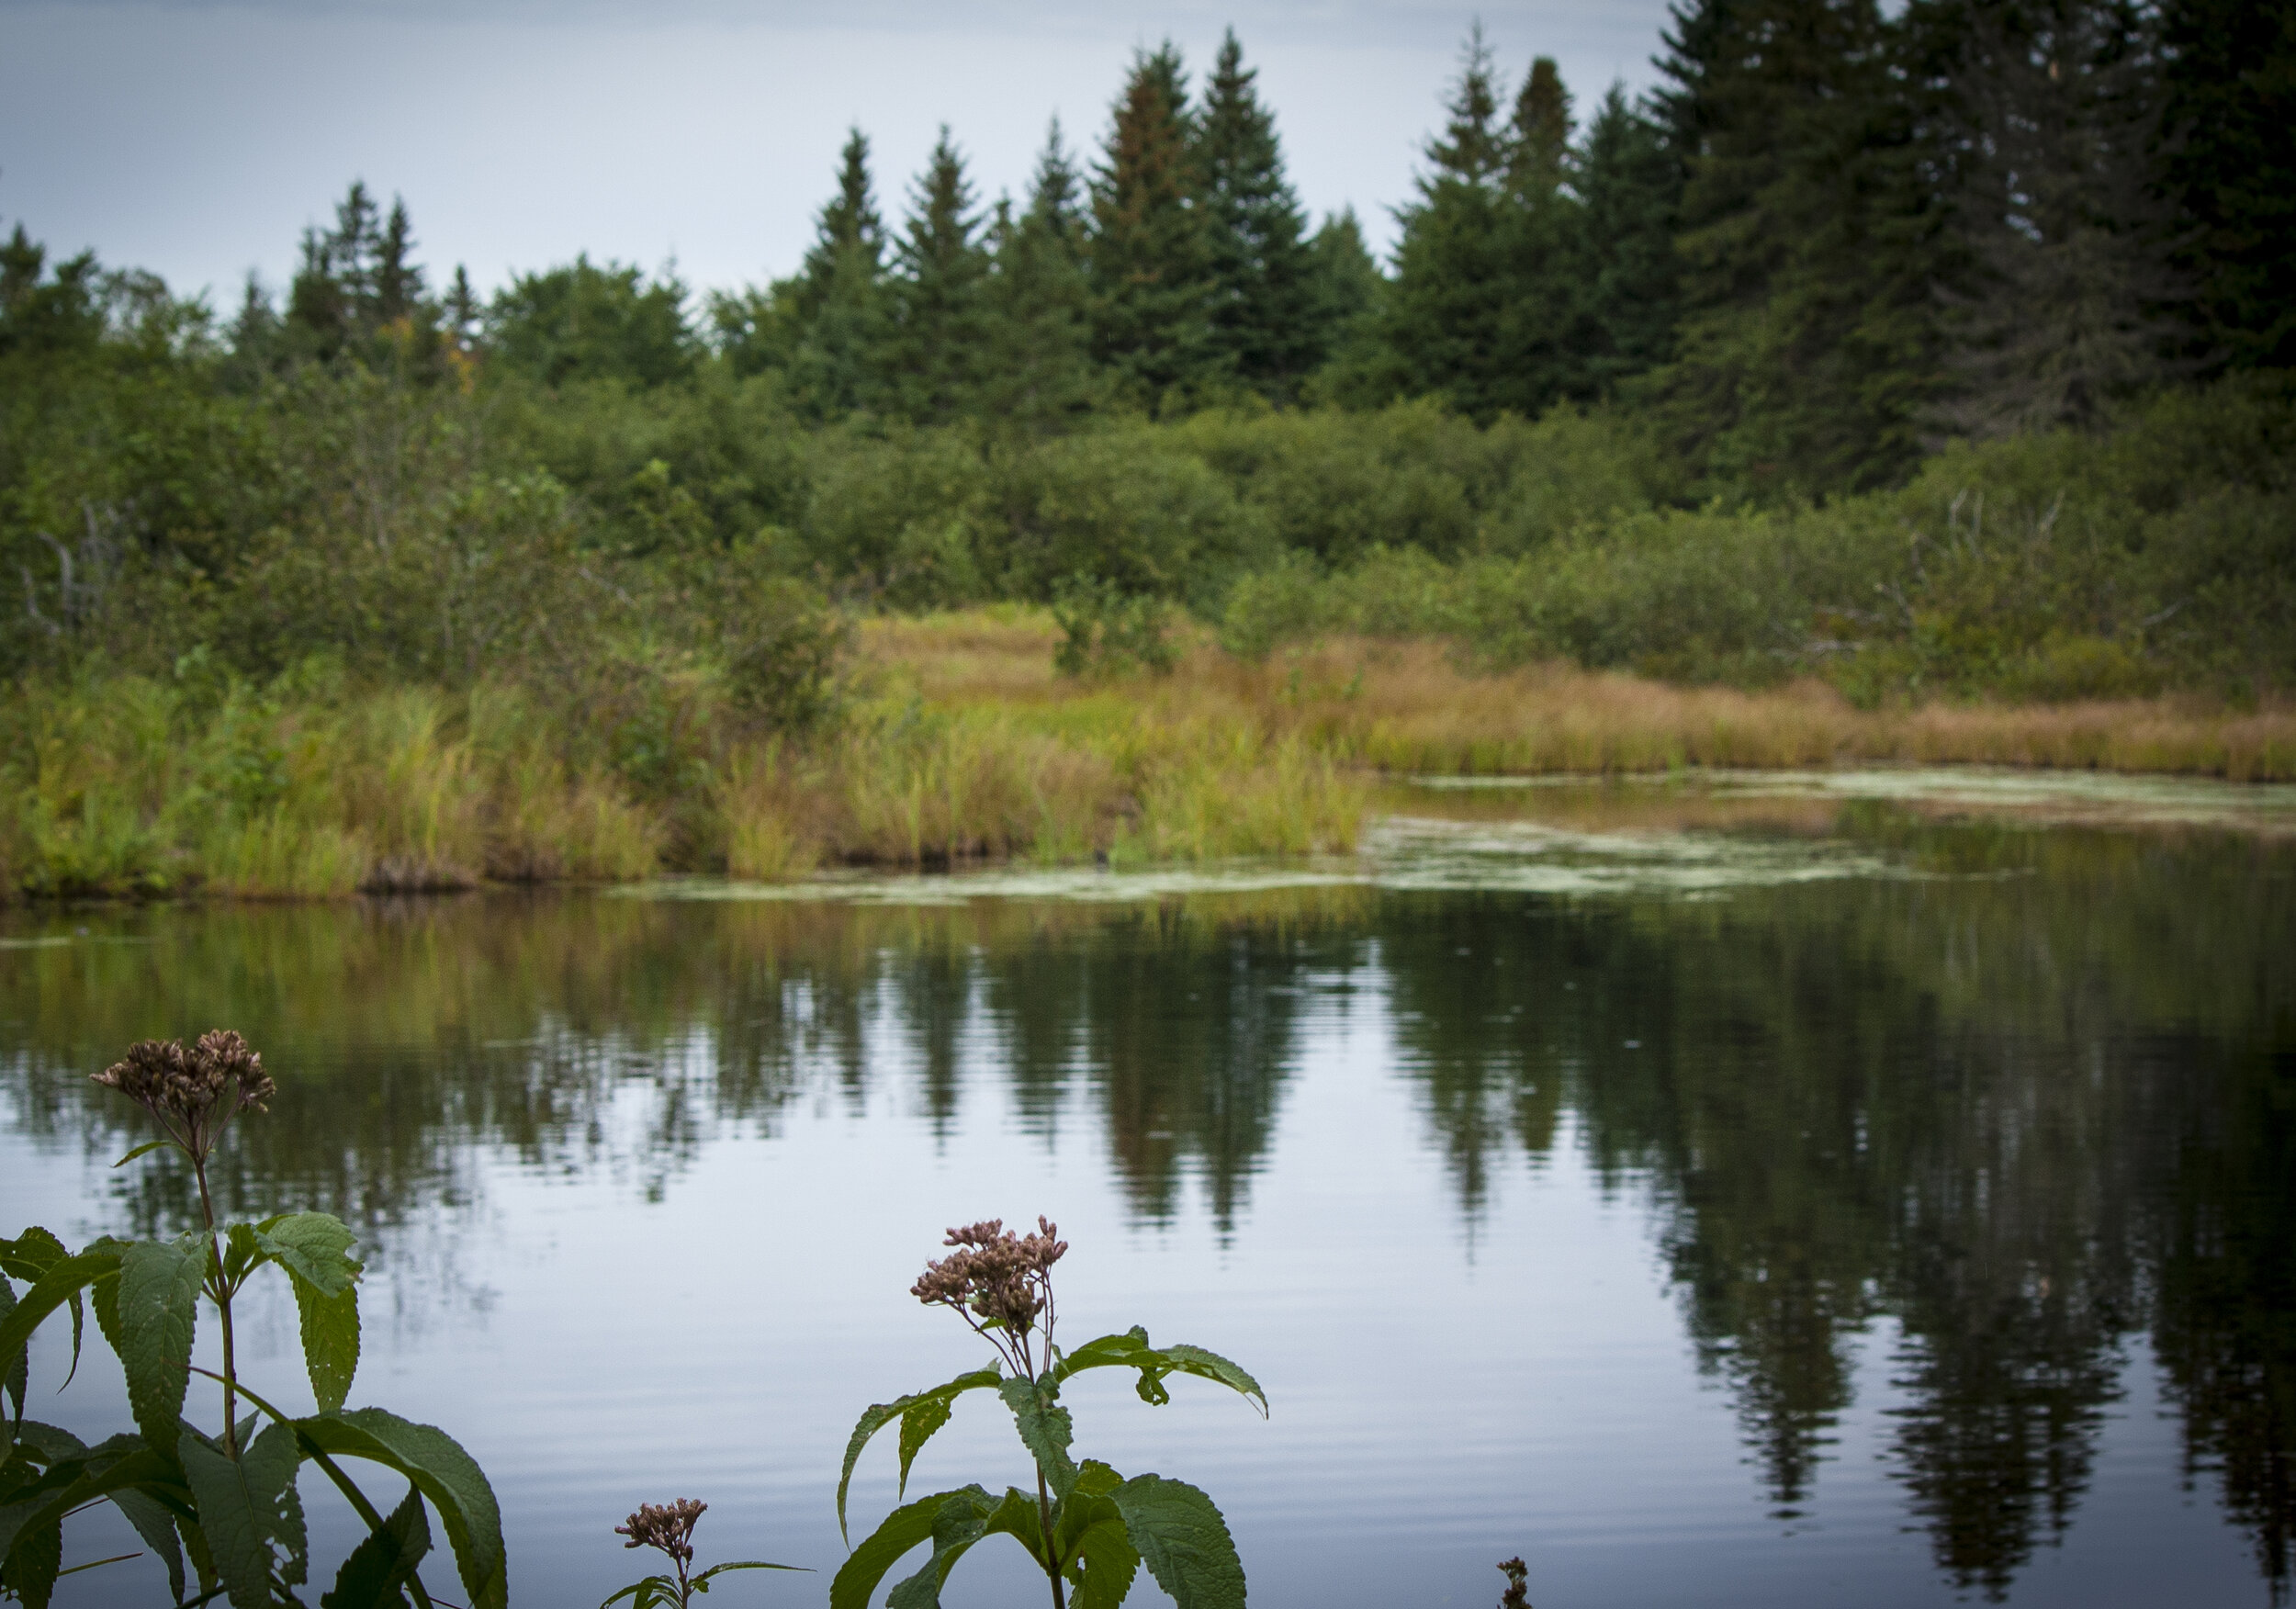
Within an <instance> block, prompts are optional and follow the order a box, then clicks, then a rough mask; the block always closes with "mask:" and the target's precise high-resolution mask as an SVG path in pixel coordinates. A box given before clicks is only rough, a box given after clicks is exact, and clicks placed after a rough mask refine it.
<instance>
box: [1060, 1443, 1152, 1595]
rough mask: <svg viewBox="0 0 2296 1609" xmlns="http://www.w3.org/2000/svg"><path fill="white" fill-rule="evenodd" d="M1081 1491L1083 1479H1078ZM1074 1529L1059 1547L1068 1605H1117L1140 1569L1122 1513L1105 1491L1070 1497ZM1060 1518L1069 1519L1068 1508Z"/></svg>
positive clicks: (1126, 1593)
mask: <svg viewBox="0 0 2296 1609" xmlns="http://www.w3.org/2000/svg"><path fill="white" fill-rule="evenodd" d="M1104 1467H1105V1466H1104ZM1078 1490H1079V1491H1080V1493H1081V1491H1082V1482H1081V1481H1079V1482H1078ZM1068 1507H1069V1508H1070V1509H1074V1510H1075V1511H1077V1512H1076V1516H1075V1535H1074V1536H1073V1537H1072V1538H1071V1539H1069V1540H1068V1541H1067V1542H1066V1543H1065V1544H1064V1546H1063V1547H1062V1549H1061V1552H1062V1556H1063V1557H1064V1558H1066V1559H1067V1560H1068V1561H1069V1562H1068V1568H1067V1569H1066V1570H1064V1572H1063V1573H1064V1575H1066V1576H1067V1578H1068V1583H1069V1594H1068V1605H1069V1609H1116V1606H1117V1605H1118V1604H1120V1603H1123V1602H1124V1599H1125V1598H1126V1596H1127V1595H1129V1594H1130V1593H1131V1590H1132V1578H1133V1577H1134V1576H1136V1575H1138V1574H1139V1573H1140V1551H1139V1549H1138V1548H1136V1547H1133V1546H1132V1543H1131V1535H1130V1534H1129V1533H1128V1532H1127V1531H1126V1530H1125V1528H1124V1515H1123V1513H1122V1511H1121V1510H1120V1509H1119V1508H1118V1507H1117V1506H1116V1504H1115V1503H1114V1502H1111V1501H1109V1498H1108V1497H1107V1496H1106V1495H1099V1496H1095V1497H1090V1498H1082V1499H1081V1500H1080V1499H1079V1498H1071V1499H1070V1500H1069V1504H1068ZM1061 1517H1062V1519H1063V1520H1064V1521H1066V1520H1067V1519H1068V1517H1069V1516H1068V1512H1067V1510H1065V1509H1064V1511H1063V1513H1062V1516H1061Z"/></svg>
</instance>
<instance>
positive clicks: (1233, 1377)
mask: <svg viewBox="0 0 2296 1609" xmlns="http://www.w3.org/2000/svg"><path fill="white" fill-rule="evenodd" d="M1159 1350H1160V1351H1161V1352H1162V1353H1163V1354H1164V1356H1165V1359H1166V1360H1167V1361H1169V1362H1170V1363H1171V1364H1172V1365H1173V1367H1176V1369H1178V1370H1179V1371H1180V1372H1181V1373H1182V1374H1191V1375H1194V1376H1195V1377H1196V1378H1198V1379H1203V1380H1211V1381H1214V1382H1216V1383H1218V1384H1220V1385H1223V1386H1225V1387H1227V1388H1228V1389H1229V1390H1232V1391H1233V1392H1235V1393H1236V1394H1237V1395H1238V1396H1240V1397H1244V1398H1245V1399H1247V1400H1249V1401H1252V1402H1254V1403H1256V1404H1257V1405H1258V1407H1259V1411H1260V1413H1261V1415H1262V1416H1263V1417H1265V1416H1266V1412H1267V1393H1266V1391H1263V1390H1260V1383H1259V1381H1257V1380H1255V1379H1254V1378H1252V1377H1251V1376H1250V1375H1249V1374H1248V1373H1246V1372H1245V1371H1244V1367H1243V1365H1241V1364H1238V1363H1234V1362H1232V1361H1230V1360H1229V1359H1227V1358H1225V1357H1222V1356H1220V1354H1218V1353H1217V1352H1212V1351H1210V1350H1208V1349H1206V1348H1204V1347H1201V1346H1190V1345H1186V1344H1185V1343H1183V1344H1181V1345H1176V1346H1165V1347H1162V1348H1159Z"/></svg>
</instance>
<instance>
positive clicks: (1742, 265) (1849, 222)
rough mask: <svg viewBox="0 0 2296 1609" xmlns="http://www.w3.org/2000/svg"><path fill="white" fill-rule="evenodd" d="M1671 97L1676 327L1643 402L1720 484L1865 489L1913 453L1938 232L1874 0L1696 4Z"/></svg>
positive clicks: (1671, 70)
mask: <svg viewBox="0 0 2296 1609" xmlns="http://www.w3.org/2000/svg"><path fill="white" fill-rule="evenodd" d="M1666 42H1667V44H1668V46H1669V47H1670V49H1669V53H1668V54H1667V55H1666V56H1665V57H1663V58H1661V59H1660V63H1659V65H1660V69H1661V71H1662V72H1664V73H1665V74H1666V75H1667V76H1668V77H1669V78H1670V79H1671V81H1672V84H1671V88H1670V89H1669V90H1668V91H1667V92H1666V93H1665V95H1664V96H1663V97H1662V98H1661V103H1660V104H1661V106H1662V107H1663V109H1664V110H1665V112H1666V114H1667V116H1668V118H1669V120H1670V122H1671V124H1672V125H1673V134H1674V138H1675V141H1677V147H1676V148H1677V150H1679V151H1680V152H1682V153H1683V157H1684V159H1685V161H1686V164H1687V183H1686V186H1685V188H1684V191H1683V203H1682V223H1681V230H1682V232H1681V233H1680V234H1679V235H1678V237H1677V241H1676V245H1677V249H1678V251H1679V252H1680V253H1681V256H1682V260H1683V272H1682V280H1681V283H1682V287H1683V309H1684V311H1683V321H1682V325H1681V328H1680V331H1679V338H1678V346H1677V355H1676V357H1675V360H1674V361H1673V362H1672V363H1671V364H1670V365H1668V366H1667V367H1666V368H1665V369H1664V370H1662V371H1660V372H1659V373H1658V374H1656V375H1654V376H1652V377H1651V385H1650V391H1651V394H1652V396H1653V398H1654V399H1655V400H1656V401H1657V402H1658V404H1659V405H1660V411H1661V413H1662V416H1663V417H1664V419H1665V421H1666V422H1667V424H1668V426H1669V428H1670V432H1671V434H1672V435H1673V436H1674V438H1675V440H1676V443H1677V444H1678V446H1679V447H1680V448H1681V449H1682V450H1683V452H1684V453H1685V455H1686V456H1689V457H1690V458H1691V459H1692V461H1693V462H1694V463H1697V464H1699V465H1700V466H1701V467H1703V469H1704V470H1705V473H1706V474H1707V475H1708V477H1709V478H1710V484H1712V485H1713V486H1714V487H1715V489H1717V490H1730V489H1735V490H1739V491H1750V492H1770V491H1781V492H1782V491H1785V490H1789V489H1799V490H1801V491H1804V492H1812V491H1818V490H1821V489H1831V488H1836V487H1843V486H1856V485H1863V484H1870V483H1873V482H1875V481H1878V480H1881V479H1884V478H1887V477H1889V476H1890V475H1892V474H1894V473H1896V471H1897V470H1899V469H1900V468H1902V467H1904V466H1905V465H1906V464H1907V463H1908V462H1909V461H1910V460H1911V458H1912V456H1914V454H1915V452H1916V451H1917V450H1918V442H1917V428H1918V427H1917V419H1918V416H1919V411H1920V409H1921V406H1922V404H1923V402H1924V400H1925V399H1926V396H1927V392H1928V388H1929V386H1930V376H1931V373H1932V370H1933V367H1934V361H1935V359H1934V350H1933V349H1934V332H1933V329H1932V321H1931V319H1930V302H1931V296H1930V267H1931V265H1932V264H1930V261H1929V260H1928V256H1927V253H1929V251H1930V248H1931V247H1932V245H1933V243H1934V242H1933V233H1934V230H1933V225H1934V221H1935V220H1934V218H1933V216H1932V213H1931V209H1930V207H1929V206H1928V201H1927V197H1926V196H1925V194H1924V193H1923V191H1922V190H1921V188H1920V186H1919V183H1918V182H1917V179H1918V174H1917V171H1916V168H1915V164H1914V161H1913V156H1914V154H1915V153H1914V152H1913V147H1912V141H1911V131H1910V129H1909V127H1908V117H1907V107H1906V103H1905V100H1904V98H1903V96H1900V95H1898V94H1897V93H1896V84H1895V80H1894V77H1893V73H1892V67H1893V62H1891V60H1890V56H1889V52H1888V51H1887V50H1886V48H1885V47H1886V44H1887V41H1886V39H1885V29H1884V27H1883V23H1882V19H1881V17H1880V14H1879V12H1878V11H1877V9H1876V7H1875V6H1874V0H1692V3H1691V4H1690V6H1689V8H1688V9H1687V10H1684V9H1681V8H1677V9H1676V10H1675V11H1674V13H1673V26H1672V28H1671V30H1670V31H1669V33H1668V34H1667V35H1666Z"/></svg>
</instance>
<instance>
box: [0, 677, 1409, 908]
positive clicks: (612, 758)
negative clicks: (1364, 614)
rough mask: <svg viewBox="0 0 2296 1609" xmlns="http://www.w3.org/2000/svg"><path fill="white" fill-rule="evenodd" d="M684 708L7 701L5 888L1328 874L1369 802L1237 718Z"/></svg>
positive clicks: (489, 700) (99, 689)
mask: <svg viewBox="0 0 2296 1609" xmlns="http://www.w3.org/2000/svg"><path fill="white" fill-rule="evenodd" d="M688 691H689V692H692V698H691V700H690V701H689V702H687V703H685V704H683V705H682V706H673V707H671V708H670V709H669V710H668V711H667V712H653V713H655V714H659V715H660V716H661V718H658V719H652V720H648V719H645V718H643V713H642V714H641V717H640V718H630V717H626V716H625V718H624V719H622V720H621V721H619V722H616V723H607V722H603V721H601V722H597V723H592V722H591V721H589V720H586V719H585V718H584V713H582V712H575V713H569V712H568V711H566V710H563V709H554V708H553V707H551V706H550V705H548V704H546V703H541V702H538V701H536V700H534V699H531V698H529V697H527V696H525V695H523V694H522V693H521V692H518V691H517V690H515V689H512V688H508V687H504V686H501V685H497V684H492V683H487V682H480V683H478V684H476V685H474V686H473V687H471V688H469V689H468V690H467V691H464V692H440V691H437V690H433V689H424V688H399V689H390V690H385V691H381V692H363V693H346V692H340V691H335V692H329V691H325V690H321V691H317V692H304V693H301V694H299V695H298V693H297V692H294V691H293V690H291V689H290V690H285V691H280V690H274V691H273V692H268V693H264V692H256V691H254V690H253V689H251V688H249V687H248V686H247V685H246V684H244V683H234V684H232V685H231V686H230V687H229V688H228V689H227V690H226V691H225V692H223V693H222V694H221V695H220V696H216V695H214V694H213V693H211V692H205V691H203V690H201V689H199V688H198V687H197V686H186V685H184V684H181V683H174V682H169V681H159V680H154V679H148V678H141V677H124V676H123V677H115V678H110V679H107V680H104V681H80V682H75V683H69V684H62V685H43V684H37V683H28V684H19V685H18V686H17V688H16V689H15V690H14V691H13V692H12V693H11V695H10V696H9V697H8V699H7V701H6V708H5V712H4V714H0V726H5V728H6V732H5V735H6V739H7V744H6V747H7V750H8V752H9V754H10V755H11V756H12V758H11V759H9V760H7V761H6V762H5V763H0V788H4V789H5V792H4V793H0V879H4V881H0V887H5V889H6V891H7V893H8V894H11V895H31V896H42V895H47V896H74V895H165V894H174V893H185V892H194V891H204V892H208V893H215V894H223V895H241V896H248V897H283V898H325V897H330V896H335V895H346V894H350V893H352V892H355V891H362V890H363V891H366V892H370V893H382V892H416V891H426V890H446V889H455V888H467V887H470V886H472V885H474V884H476V883H479V882H481V881H498V882H542V881H577V882H617V881H628V880H633V879H637V878H643V877H647V876H651V875H654V874H656V873H658V872H681V871H683V872H729V873H731V874H732V875H735V876H738V877H760V878H776V877H786V876H792V875H796V874H800V873H803V872H807V871H810V870H813V869H815V868H816V867H819V866H823V865H827V864H862V865H908V866H944V865H950V864H955V863H961V862H963V861H969V860H977V859H983V858H996V857H1007V856H1033V857H1037V858H1040V859H1042V860H1046V861H1075V860H1088V859H1091V858H1092V857H1094V856H1095V855H1096V854H1098V855H1105V856H1108V857H1109V859H1110V860H1111V861H1138V860H1146V859H1157V860H1169V859H1182V860H1189V859H1209V858H1218V857H1223V856H1232V855H1247V854H1299V853H1306V852H1311V851H1313V850H1348V849H1351V848H1352V847H1353V845H1354V843H1355V838H1356V830H1357V827H1358V826H1359V824H1360V822H1361V820H1362V817H1363V813H1364V809H1365V804H1366V800H1367V784H1366V782H1364V780H1362V779H1361V778H1359V777H1357V776H1356V775H1354V774H1353V773H1352V772H1351V771H1347V770H1346V769H1345V768H1344V767H1342V766H1341V765H1340V764H1338V763H1336V762H1334V759H1332V758H1331V757H1329V756H1327V755H1325V754H1323V753H1322V752H1321V751H1320V750H1319V749H1318V748H1316V747H1315V746H1314V745H1313V744H1312V742H1311V741H1310V740H1309V739H1308V737H1306V736H1304V735H1302V734H1297V733H1290V732H1284V731H1276V730H1272V729H1270V728H1268V727H1266V726H1265V725H1263V724H1260V723H1256V722H1253V721H1249V720H1244V719H1240V718H1237V717H1236V716H1234V715H1232V714H1177V713H1165V714H1159V715H1158V716H1157V717H1156V718H1154V720H1151V721H1147V722H1144V723H1133V722H1116V723H1109V724H1106V725H1093V726H1069V727H1068V728H1066V729H1058V724H1055V726H1054V729H1048V728H1047V726H1045V724H1043V723H1041V722H1038V721H1035V720H1033V719H1031V718H1029V717H1028V716H1027V715H1026V714H1023V713H1020V712H1016V711H1010V710H1006V709H1002V708H999V707H996V705H994V704H993V703H983V704H980V705H977V706H974V707H970V708H965V709H941V708H935V707H929V706H928V705H926V704H924V703H921V702H919V701H917V700H916V699H913V698H905V697H899V696H884V697H877V698H862V699H861V700H859V701H857V702H856V703H854V704H853V705H852V707H850V709H849V710H848V711H847V712H846V713H845V714H843V716H842V717H841V718H840V719H838V721H837V722H836V723H835V724H834V726H829V727H826V728H823V729H821V730H819V731H817V732H816V733H815V734H814V735H813V736H811V737H805V738H800V737H792V736H789V735H786V734H771V733H768V734H763V735H760V734H755V733H750V732H747V731H745V730H744V728H743V727H742V726H741V725H740V723H739V722H738V721H737V720H736V719H735V718H733V717H732V715H731V714H729V713H728V712H727V711H726V709H724V708H722V707H716V706H713V705H712V703H711V702H710V700H709V698H708V697H707V692H708V690H707V689H706V688H695V689H689V690H688ZM633 726H636V727H637V728H638V729H637V730H636V731H632V730H630V729H629V728H631V727H633Z"/></svg>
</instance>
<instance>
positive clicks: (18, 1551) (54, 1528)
mask: <svg viewBox="0 0 2296 1609" xmlns="http://www.w3.org/2000/svg"><path fill="white" fill-rule="evenodd" d="M62 1570H63V1520H62V1516H58V1517H56V1518H53V1519H48V1520H43V1521H42V1522H40V1523H39V1525H32V1526H29V1527H28V1528H27V1529H26V1530H25V1531H24V1532H23V1534H21V1535H19V1536H17V1539H16V1543H15V1545H14V1546H13V1547H10V1548H9V1549H8V1554H7V1558H6V1561H5V1562H0V1588H5V1589H6V1591H7V1592H11V1593H13V1594H14V1595H15V1596H16V1597H17V1599H18V1600H19V1601H20V1602H21V1603H23V1605H24V1609H48V1600H49V1597H50V1596H51V1594H52V1593H53V1592H55V1590H56V1577H57V1576H58V1575H60V1574H62Z"/></svg>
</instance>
